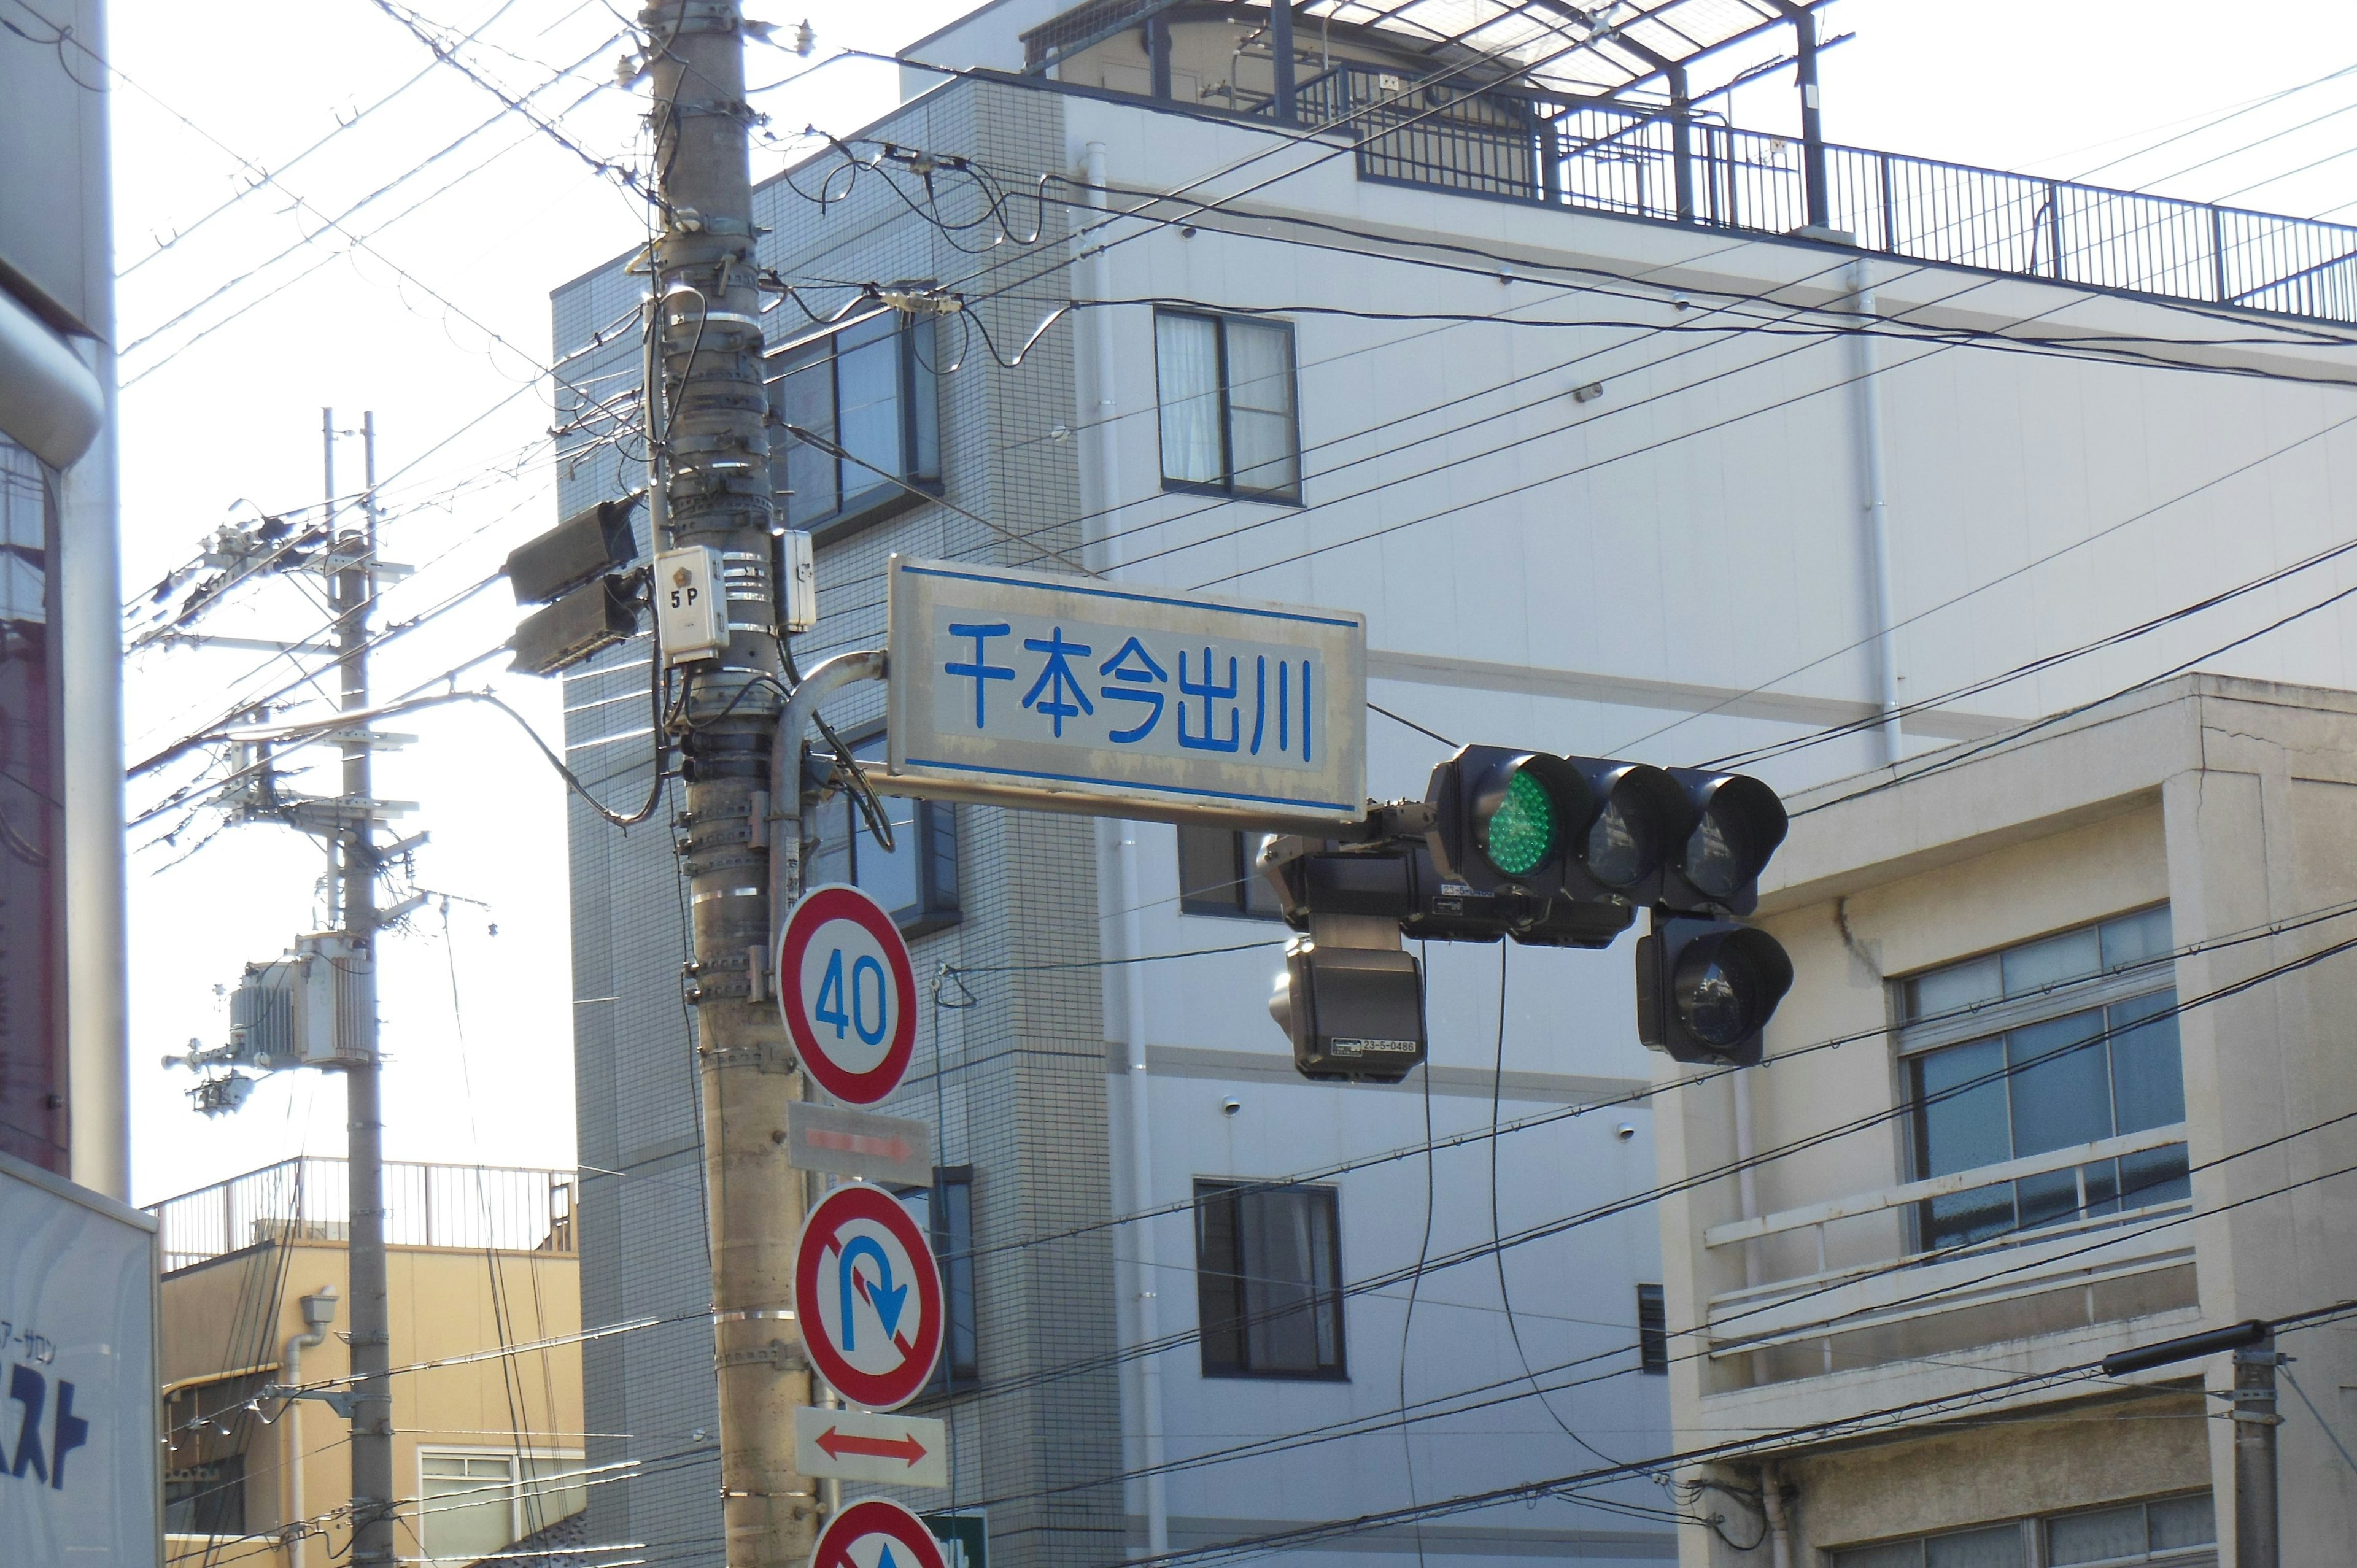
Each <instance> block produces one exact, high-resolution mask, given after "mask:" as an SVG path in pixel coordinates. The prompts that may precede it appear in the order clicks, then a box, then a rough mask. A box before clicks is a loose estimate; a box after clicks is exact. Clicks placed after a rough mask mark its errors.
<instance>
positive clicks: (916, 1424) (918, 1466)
mask: <svg viewBox="0 0 2357 1568" xmlns="http://www.w3.org/2000/svg"><path fill="white" fill-rule="evenodd" d="M794 1468H795V1469H797V1470H800V1471H801V1472H802V1474H803V1475H805V1476H829V1477H834V1479H836V1480H838V1481H871V1482H877V1483H879V1484H882V1485H887V1486H895V1487H941V1488H942V1489H943V1490H947V1489H948V1487H949V1484H950V1465H949V1433H948V1430H947V1428H946V1427H944V1426H943V1424H942V1423H940V1422H938V1421H935V1420H933V1419H931V1417H929V1416H922V1415H874V1414H870V1413H869V1412H866V1411H864V1410H828V1409H825V1408H824V1407H823V1406H820V1405H807V1404H806V1405H800V1406H797V1407H796V1408H795V1410H794Z"/></svg>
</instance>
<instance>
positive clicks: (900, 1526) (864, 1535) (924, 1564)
mask: <svg viewBox="0 0 2357 1568" xmlns="http://www.w3.org/2000/svg"><path fill="white" fill-rule="evenodd" d="M811 1568H949V1564H948V1563H946V1562H945V1561H944V1560H943V1558H942V1543H941V1542H940V1541H935V1540H934V1539H933V1532H932V1531H931V1530H927V1529H926V1528H925V1521H924V1520H920V1519H919V1518H918V1517H917V1516H916V1515H915V1514H912V1513H910V1512H909V1510H908V1509H904V1508H902V1507H901V1506H900V1505H899V1503H888V1502H886V1501H885V1500H884V1499H883V1498H867V1499H866V1501H864V1502H856V1503H854V1504H852V1505H851V1506H850V1507H849V1508H847V1509H844V1510H843V1511H842V1512H841V1513H838V1514H836V1515H835V1516H834V1518H833V1519H831V1520H827V1521H826V1528H825V1529H824V1530H821V1531H819V1535H818V1546H817V1548H816V1549H815V1550H814V1551H813V1552H812V1553H811Z"/></svg>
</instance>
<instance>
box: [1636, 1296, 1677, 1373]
mask: <svg viewBox="0 0 2357 1568" xmlns="http://www.w3.org/2000/svg"><path fill="white" fill-rule="evenodd" d="M1637 1370H1638V1371H1639V1372H1641V1373H1642V1374H1643V1375H1645V1376H1646V1377H1650V1378H1664V1377H1667V1376H1669V1372H1670V1304H1669V1294H1668V1293H1667V1292H1666V1291H1665V1290H1663V1287H1662V1286H1660V1285H1657V1284H1640V1285H1639V1286H1638V1287H1637Z"/></svg>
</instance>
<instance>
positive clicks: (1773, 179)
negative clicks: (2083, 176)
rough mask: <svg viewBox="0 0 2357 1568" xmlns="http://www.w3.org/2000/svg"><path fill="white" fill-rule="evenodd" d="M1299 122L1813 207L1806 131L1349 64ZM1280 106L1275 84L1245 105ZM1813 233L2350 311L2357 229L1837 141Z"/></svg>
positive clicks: (1931, 256)
mask: <svg viewBox="0 0 2357 1568" xmlns="http://www.w3.org/2000/svg"><path fill="white" fill-rule="evenodd" d="M1296 103H1297V114H1298V116H1299V119H1300V122H1301V124H1303V125H1304V126H1306V127H1308V128H1311V129H1316V128H1319V127H1325V126H1338V127H1344V128H1347V130H1348V131H1349V132H1350V134H1351V137H1352V139H1353V140H1354V141H1356V142H1357V143H1358V144H1359V145H1358V150H1357V159H1358V172H1359V176H1360V177H1361V178H1362V179H1369V180H1383V181H1389V182H1393V183H1396V184H1401V185H1412V186H1417V187H1421V188H1426V189H1435V190H1450V191H1458V192H1461V193H1464V194H1466V195H1470V196H1484V197H1492V198H1497V199H1503V200H1512V201H1526V202H1530V203H1533V204H1534V205H1544V206H1555V207H1567V208H1575V209H1585V210H1589V211H1598V212H1616V213H1622V214H1626V215H1628V216H1631V217H1639V218H1652V219H1661V220H1667V221H1672V222H1685V223H1692V224H1695V225H1699V226H1702V227H1705V228H1712V229H1728V230H1737V231H1745V232H1751V233H1760V234H1779V235H1781V234H1791V233H1792V232H1793V231H1796V230H1800V229H1802V228H1803V226H1804V225H1805V224H1807V223H1808V213H1809V181H1808V174H1807V164H1808V163H1809V161H1810V160H1809V158H1808V156H1807V149H1804V148H1803V145H1802V144H1801V143H1800V142H1799V141H1797V140H1795V139H1793V138H1791V137H1786V136H1777V135H1768V134H1761V133H1759V132H1753V131H1743V130H1738V129H1736V128H1734V127H1732V126H1728V125H1723V124H1707V123H1704V122H1703V121H1702V120H1700V119H1698V118H1694V117H1691V116H1690V117H1689V118H1688V119H1686V120H1685V121H1684V122H1683V123H1682V122H1680V121H1679V120H1678V119H1676V118H1675V117H1674V116H1673V114H1672V113H1671V112H1669V111H1667V110H1655V111H1644V110H1637V109H1632V108H1628V107H1623V106H1621V105H1619V104H1607V103H1598V102H1580V101H1575V100H1570V99H1565V98H1555V97H1549V96H1547V95H1545V94H1544V93H1534V92H1527V91H1519V90H1508V89H1491V90H1485V91H1478V92H1471V93H1469V92H1467V91H1466V90H1465V89H1464V88H1463V87H1461V86H1455V85H1449V84H1446V83H1426V82H1423V81H1418V80H1417V79H1415V78H1414V77H1403V76H1399V75H1394V74H1392V73H1389V72H1385V71H1382V70H1377V69H1374V68H1372V67H1368V66H1361V65H1341V66H1337V67H1335V68H1334V69H1333V70H1329V71H1327V72H1325V73H1323V74H1321V75H1319V76H1317V77H1313V78H1311V79H1310V80H1309V81H1305V82H1303V83H1302V84H1301V86H1300V88H1299V89H1298V91H1297V95H1296ZM1246 112H1247V113H1256V114H1261V115H1266V114H1269V113H1272V110H1271V108H1270V106H1269V105H1268V104H1267V103H1266V102H1262V103H1260V104H1258V105H1255V106H1253V107H1251V108H1249V109H1247V110H1246ZM1823 152H1824V177H1823V178H1824V221H1823V223H1822V224H1821V225H1818V226H1816V231H1815V237H1819V238H1825V237H1832V236H1835V235H1839V236H1844V237H1846V238H1847V239H1848V240H1849V241H1850V242H1852V243H1855V244H1856V245H1857V248H1858V249H1860V250H1862V251H1868V252H1875V253H1878V254H1880V255H1886V256H1892V257H1897V258H1900V259H1902V260H1906V261H1915V262H1927V263H1936V264H1940V265H1946V266H1959V267H1971V268H1975V269H1978V270H1981V271H1986V272H1993V273H2005V274H2014V275H2017V276H2021V277H2035V278H2045V279H2050V280H2052V281H2054V282H2058V283H2066V284H2075V285H2083V286H2085V287H2089V288H2097V289H2107V290H2116V291H2119V292H2123V293H2127V294H2137V295H2157V296H2158V297H2160V298H2164V299H2179V300H2187V301H2190V302H2194V303H2197V304H2201V305H2212V306H2233V307H2237V308H2243V309H2251V310H2264V311H2268V312H2272V313H2275V314H2278V315H2284V316H2295V317H2310V318H2313V319H2316V320H2320V321H2333V322H2344V323H2352V324H2357V227H2352V226H2350V225H2347V224H2341V223H2328V222H2324V221H2322V220H2318V219H2313V218H2287V217H2281V216H2277V215H2276V214H2272V213H2266V212H2253V211H2249V210H2246V209H2242V208H2236V207H2217V206H2212V205H2210V204H2208V203H2204V202H2198V201H2183V200H2179V199H2176V198H2174V197H2166V196H2149V195H2145V194H2142V193H2140V192H2136V191H2128V190H2111V189H2107V188H2104V187H2101V186H2092V185H2080V184H2076V183H2074V182H2072V181H2070V180H2061V179H2046V178H2042V177H2038V176H2035V175H2022V174H2007V173H2005V172H2003V171H2002V170H1998V169H1986V168H1975V167H1973V166H1969V165H1965V164H1952V163H1943V162H1940V161H1939V160H1937V159H1933V158H1918V157H1909V156H1904V155H1902V154H1899V153H1884V152H1876V151H1874V150H1872V149H1870V148H1866V147H1849V146H1840V145H1826V146H1825V147H1824V148H1823Z"/></svg>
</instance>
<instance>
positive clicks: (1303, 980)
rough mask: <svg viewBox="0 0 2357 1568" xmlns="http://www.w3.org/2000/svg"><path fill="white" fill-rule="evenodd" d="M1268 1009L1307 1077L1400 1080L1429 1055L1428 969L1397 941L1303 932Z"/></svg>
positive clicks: (1287, 959)
mask: <svg viewBox="0 0 2357 1568" xmlns="http://www.w3.org/2000/svg"><path fill="white" fill-rule="evenodd" d="M1268 1010H1269V1015H1270V1016H1272V1017H1274V1018H1275V1020H1276V1022H1277V1026H1279V1027H1280V1028H1282V1029H1284V1031H1285V1032H1286V1034H1287V1035H1288V1036H1292V1039H1293V1066H1294V1069H1295V1070H1296V1071H1297V1072H1299V1073H1300V1074H1301V1076H1302V1077H1304V1078H1311V1079H1342V1080H1344V1081H1348V1082H1353V1083H1397V1082H1398V1081H1399V1080H1400V1079H1404V1078H1405V1077H1406V1076H1407V1075H1408V1074H1409V1073H1411V1072H1413V1071H1415V1068H1416V1064H1417V1063H1419V1062H1421V1061H1423V1060H1424V1049H1425V1046H1424V971H1423V968H1422V966H1421V965H1419V964H1418V963H1417V962H1416V961H1415V954H1414V953H1410V952H1405V951H1403V950H1400V949H1398V948H1379V947H1371V948H1360V947H1338V946H1333V945H1330V944H1329V943H1325V942H1320V941H1318V940H1317V939H1316V938H1314V937H1297V938H1295V939H1294V940H1293V941H1292V942H1291V943H1290V944H1289V945H1288V946H1287V947H1286V950H1285V972H1284V974H1282V975H1281V976H1279V977H1278V980H1277V988H1276V993H1275V995H1273V996H1271V997H1270V998H1269V1004H1268Z"/></svg>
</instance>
